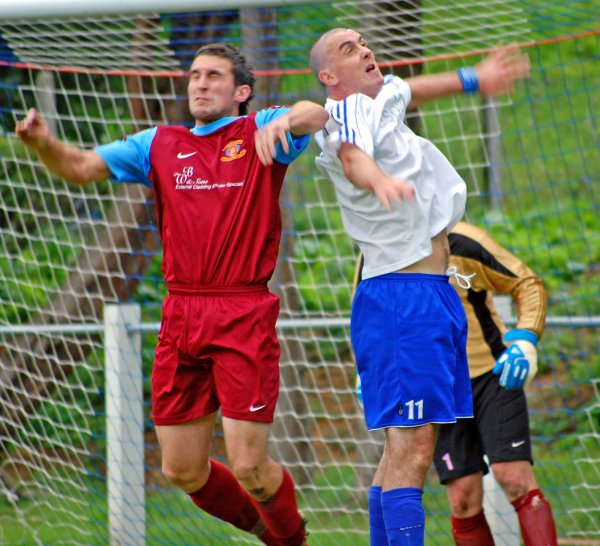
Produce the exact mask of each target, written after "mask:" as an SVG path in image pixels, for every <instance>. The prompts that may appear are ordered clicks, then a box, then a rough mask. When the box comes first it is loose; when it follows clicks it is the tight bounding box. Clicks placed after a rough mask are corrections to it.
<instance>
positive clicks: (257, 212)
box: [16, 44, 328, 546]
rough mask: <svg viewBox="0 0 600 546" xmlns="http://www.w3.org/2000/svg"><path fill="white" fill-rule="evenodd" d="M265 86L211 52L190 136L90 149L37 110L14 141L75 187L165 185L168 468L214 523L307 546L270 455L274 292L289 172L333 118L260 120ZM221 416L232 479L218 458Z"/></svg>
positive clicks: (289, 485)
mask: <svg viewBox="0 0 600 546" xmlns="http://www.w3.org/2000/svg"><path fill="white" fill-rule="evenodd" d="M253 86H254V75H253V73H252V70H251V69H250V67H249V66H248V65H247V64H246V60H245V59H244V57H243V56H242V55H241V54H240V53H239V52H238V51H237V49H235V48H234V47H232V46H229V45H227V44H210V45H207V46H203V47H202V48H200V49H199V50H198V52H197V54H196V56H195V58H194V60H193V62H192V65H191V68H190V75H189V84H188V99H189V108H190V112H191V113H192V115H193V117H194V119H195V121H196V124H195V127H193V128H192V129H191V130H189V129H187V128H184V127H175V126H159V127H155V128H152V129H147V130H145V131H141V132H139V133H137V134H135V135H132V136H130V137H127V138H126V139H124V140H122V141H117V142H113V143H111V144H108V145H104V146H99V147H97V148H95V149H94V150H83V149H80V148H78V147H75V146H73V145H71V144H68V143H65V142H61V141H59V140H57V139H55V138H54V137H53V136H52V134H51V133H50V130H49V127H48V125H47V123H46V122H45V121H44V120H43V119H42V118H41V116H40V115H39V114H38V113H37V112H36V111H35V110H30V111H29V112H28V114H27V116H26V117H25V118H24V119H23V120H21V121H19V122H18V123H17V126H16V134H17V135H18V137H19V138H21V140H22V141H23V142H24V143H25V144H26V145H27V146H29V147H30V148H32V149H33V150H34V151H35V152H36V153H37V154H38V156H39V157H40V159H41V160H42V161H43V162H44V163H45V165H46V166H47V168H48V169H49V170H50V171H52V172H53V173H55V174H56V175H58V176H61V177H62V178H64V179H66V180H67V181H69V182H71V183H73V184H79V185H85V184H88V183H93V182H100V181H103V180H105V179H106V178H111V179H112V180H113V181H118V182H138V183H142V184H145V185H147V186H149V187H151V188H152V189H153V191H154V197H155V202H156V210H157V215H158V228H159V231H160V235H161V240H162V244H163V264H162V271H163V275H164V278H165V281H166V285H167V289H168V296H167V297H166V299H165V301H164V303H163V317H162V324H161V328H160V332H159V335H158V345H157V347H156V353H155V361H154V368H153V372H152V412H153V420H154V424H155V426H156V433H157V436H158V439H159V442H160V445H161V449H162V469H163V472H164V474H165V475H166V476H167V477H168V478H169V479H170V480H171V482H172V483H173V484H175V485H176V486H178V487H179V488H181V489H183V491H185V492H186V493H187V494H188V495H189V496H190V497H191V499H192V501H193V502H194V503H195V504H196V505H197V506H198V507H199V508H201V509H202V510H204V511H206V512H208V513H209V514H212V515H213V516H215V517H217V518H219V519H221V520H224V521H226V522H228V523H230V524H232V525H234V526H235V527H237V528H239V529H242V530H244V531H247V532H248V533H252V534H254V535H256V536H258V537H259V538H260V539H261V540H262V542H263V543H265V544H271V545H281V546H283V545H289V546H300V545H304V544H305V543H306V533H305V530H304V524H303V521H302V518H301V516H300V514H299V512H298V507H297V501H296V492H295V487H294V483H293V480H292V478H291V476H290V475H289V473H288V472H286V470H285V469H283V468H282V467H281V466H280V465H279V464H277V463H276V462H275V461H273V460H272V459H271V458H270V457H269V455H268V452H267V445H268V435H269V427H270V423H271V422H272V421H273V414H274V411H275V404H276V402H277V398H278V394H279V352H280V351H279V343H278V340H277V336H276V332H275V323H276V320H277V316H278V312H279V300H278V298H277V297H276V296H275V295H274V294H272V293H270V292H269V290H268V288H267V282H268V280H269V279H270V277H271V275H272V273H273V270H274V268H275V263H276V259H277V252H278V247H279V241H280V235H281V214H280V210H279V193H280V190H281V186H282V183H283V179H284V176H285V172H286V169H287V167H288V165H289V163H291V161H293V160H294V159H295V158H296V157H297V156H298V155H299V154H300V153H301V152H302V150H304V148H306V146H307V144H308V142H309V139H310V134H311V133H313V132H315V131H317V130H320V129H321V128H323V127H324V125H325V123H326V121H327V119H328V115H327V113H326V111H325V110H324V109H323V108H322V107H321V106H319V105H317V104H314V103H312V102H309V101H300V102H298V103H296V104H294V105H293V106H292V107H290V108H288V107H275V108H269V109H264V110H261V111H259V112H257V113H252V114H248V113H247V111H248V102H249V101H250V100H251V98H252V97H253ZM219 408H220V409H221V414H222V419H223V430H224V436H225V444H226V449H227V456H228V459H229V465H230V468H231V470H230V469H229V468H228V467H226V466H225V465H222V464H220V463H219V462H217V461H215V460H214V459H211V458H210V453H209V451H210V444H211V438H212V434H213V429H214V424H215V418H216V416H217V411H218V410H219Z"/></svg>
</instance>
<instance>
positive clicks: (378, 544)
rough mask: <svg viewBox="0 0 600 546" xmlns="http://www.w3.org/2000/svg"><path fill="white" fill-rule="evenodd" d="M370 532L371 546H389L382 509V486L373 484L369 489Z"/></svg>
mask: <svg viewBox="0 0 600 546" xmlns="http://www.w3.org/2000/svg"><path fill="white" fill-rule="evenodd" d="M369 534H370V537H371V540H370V545H371V546H388V539H387V533H386V532H385V524H384V522H383V512H382V511H381V487H380V486H378V485H372V486H371V489H370V490H369Z"/></svg>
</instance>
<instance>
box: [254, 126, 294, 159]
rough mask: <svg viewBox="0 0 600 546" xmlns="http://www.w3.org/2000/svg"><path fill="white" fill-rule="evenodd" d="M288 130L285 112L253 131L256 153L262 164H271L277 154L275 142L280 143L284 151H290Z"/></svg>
mask: <svg viewBox="0 0 600 546" xmlns="http://www.w3.org/2000/svg"><path fill="white" fill-rule="evenodd" d="M289 131H290V120H289V116H288V115H287V114H286V115H284V116H281V117H278V118H276V119H274V120H273V121H270V122H269V123H267V124H265V125H263V126H262V127H261V128H260V129H258V130H257V131H256V133H254V144H255V148H256V153H257V154H258V158H259V159H260V161H261V163H262V164H263V165H272V164H273V158H275V157H276V156H277V149H276V146H277V143H280V144H281V147H282V149H283V151H284V153H286V154H288V153H289V152H290V147H289V145H288V140H287V133H288V132H289Z"/></svg>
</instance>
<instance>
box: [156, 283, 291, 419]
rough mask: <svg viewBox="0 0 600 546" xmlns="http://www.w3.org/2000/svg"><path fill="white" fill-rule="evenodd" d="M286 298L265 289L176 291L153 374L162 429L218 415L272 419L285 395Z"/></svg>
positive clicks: (166, 307) (170, 300)
mask: <svg viewBox="0 0 600 546" xmlns="http://www.w3.org/2000/svg"><path fill="white" fill-rule="evenodd" d="M278 315H279V298H278V297H277V296H276V295H274V294H271V293H269V292H268V290H267V288H266V287H260V289H253V288H248V289H247V290H246V289H244V291H241V290H240V291H222V292H221V291H219V292H207V293H202V294H194V295H183V294H173V293H172V292H171V293H170V294H169V295H168V296H167V298H166V299H165V301H164V302H163V318H162V324H161V327H160V331H159V333H158V345H157V347H156V353H155V356H154V369H153V371H152V413H153V421H154V424H155V425H159V426H160V425H163V426H164V425H176V424H180V423H185V422H188V421H192V420H194V419H198V418H200V417H204V416H205V415H209V414H211V413H214V412H215V411H217V410H218V409H219V407H221V413H222V415H223V416H224V417H229V418H231V419H242V420H245V421H258V422H264V423H271V422H273V414H274V412H275V404H276V403H277V398H278V396H279V354H280V350H279V341H278V339H277V333H276V331H275V323H276V321H277V317H278Z"/></svg>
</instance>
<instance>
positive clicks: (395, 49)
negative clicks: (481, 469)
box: [0, 0, 600, 546]
mask: <svg viewBox="0 0 600 546" xmlns="http://www.w3.org/2000/svg"><path fill="white" fill-rule="evenodd" d="M593 4H594V2H593V1H589V2H579V1H577V2H568V3H565V2H557V1H551V2H548V1H545V2H534V1H532V0H525V1H519V2H516V1H503V2H500V1H489V0H488V1H485V2H483V1H482V2H477V1H473V0H468V1H467V0H463V1H458V0H454V1H447V2H444V3H443V5H441V3H439V2H431V1H424V0H423V1H400V2H368V3H367V2H360V1H352V2H337V3H336V2H334V3H330V4H306V5H301V6H300V5H299V6H293V7H289V6H282V7H277V8H264V9H241V10H229V11H214V12H202V13H185V14H183V13H176V14H168V15H166V14H164V15H158V14H157V15H152V16H139V17H131V16H126V17H125V16H123V17H120V16H104V17H95V18H73V19H63V20H52V19H51V20H43V21H42V20H22V21H17V22H8V21H5V22H2V23H0V72H1V76H2V77H1V80H0V123H1V128H2V133H1V134H0V176H1V180H2V183H1V185H0V228H1V229H0V326H1V330H0V331H1V336H0V360H1V366H0V401H1V403H0V544H6V545H9V544H10V545H12V544H100V543H107V542H108V541H109V539H108V531H107V508H106V495H107V493H106V459H105V452H106V442H105V438H106V423H105V414H104V400H105V392H104V389H105V387H104V339H103V333H102V328H101V325H102V314H103V305H104V304H105V303H110V302H137V303H139V304H140V306H141V308H142V317H143V320H144V322H145V323H148V324H150V325H152V324H156V323H157V322H158V321H159V320H160V302H161V300H162V298H163V297H164V296H165V295H166V291H165V288H164V285H163V283H162V277H161V274H160V257H161V250H160V242H159V240H158V236H157V231H156V226H155V223H154V212H153V201H152V195H151V194H150V193H149V192H147V191H146V190H145V189H144V188H142V187H141V186H137V185H113V184H110V183H102V184H99V185H94V186H91V187H86V188H85V189H81V188H73V187H70V186H67V185H66V184H65V183H64V182H63V181H62V180H58V179H55V178H54V177H52V176H51V175H49V173H48V172H47V171H46V169H45V168H44V167H43V165H42V164H41V163H40V162H39V160H38V159H37V158H36V157H35V156H34V155H32V153H31V152H30V151H29V150H28V149H26V148H25V147H23V146H22V144H21V143H20V142H19V141H18V139H16V137H15V136H14V132H13V131H14V125H15V122H16V121H17V120H18V119H20V118H22V117H23V116H24V115H25V113H26V111H27V109H28V108H30V107H32V106H36V107H37V108H38V109H39V110H41V111H42V112H43V114H44V116H45V117H46V119H48V120H49V122H50V123H51V125H52V127H53V128H54V131H55V133H56V135H57V136H58V137H59V138H61V139H64V140H68V141H70V142H73V143H76V144H77V145H80V146H83V147H91V146H94V145H97V144H101V143H107V142H110V141H112V140H114V139H118V138H122V137H123V136H125V135H127V134H130V133H132V132H135V131H138V130H140V129H143V128H146V127H150V126H153V125H155V124H158V123H183V124H189V123H191V119H190V118H189V113H188V112H187V101H186V96H185V95H186V83H187V82H186V78H185V74H184V72H185V70H186V69H187V67H188V65H189V63H190V62H191V59H192V56H193V53H194V51H195V50H196V49H197V48H198V47H199V46H200V45H202V44H204V43H208V42H211V41H215V40H227V41H229V42H231V43H233V44H235V45H237V46H239V47H240V48H241V49H242V50H243V51H244V53H245V54H246V55H247V57H248V58H249V59H250V60H251V61H252V64H253V65H254V66H255V68H256V69H257V72H258V75H259V78H258V88H257V99H256V102H255V103H254V107H256V108H258V107H259V106H261V105H266V104H276V103H278V104H289V103H292V102H294V101H296V100H298V99H304V98H308V99H312V100H315V101H317V102H322V101H323V100H324V95H323V90H322V89H321V88H320V87H319V86H318V85H317V84H316V83H315V81H314V79H313V77H312V75H310V74H309V72H308V70H307V57H308V51H309V49H310V47H311V45H312V43H313V42H314V41H315V40H316V38H318V36H320V34H321V33H322V32H324V31H325V30H328V29H330V28H333V27H337V26H340V27H353V28H357V29H359V30H360V31H361V32H362V33H363V35H364V36H365V37H366V38H367V39H368V41H369V44H370V45H371V46H372V48H373V49H374V51H375V53H376V54H377V56H378V59H379V60H380V61H381V62H382V64H383V66H384V67H385V71H387V72H390V71H393V72H395V73H397V74H400V75H408V74H418V73H427V72H437V71H440V70H452V69H455V68H457V67H459V66H462V65H465V64H472V63H475V62H477V61H479V60H480V59H481V58H482V55H483V54H484V52H485V51H486V50H488V49H489V48H491V47H493V46H494V45H496V44H498V43H513V42H515V43H519V44H522V45H523V46H524V48H525V50H526V51H527V53H528V54H529V56H530V59H531V61H532V76H531V78H530V80H528V81H527V82H525V83H523V84H520V85H519V86H518V89H517V90H516V93H515V95H514V96H512V97H511V98H510V99H507V98H502V99H498V100H496V101H482V100H481V99H480V98H479V97H472V96H460V97H453V98H450V99H444V100H440V101H437V102H435V103H433V104H431V105H428V106H427V107H425V108H423V109H422V110H421V111H420V112H418V113H416V114H413V115H412V117H411V119H410V123H411V125H412V126H413V127H414V128H415V130H417V131H418V132H419V133H420V134H422V135H423V136H425V137H426V138H429V139H430V140H432V141H434V142H435V143H436V145H437V146H438V147H439V148H440V149H441V150H442V151H443V152H444V153H445V154H446V156H447V157H448V158H449V159H450V161H451V162H452V163H453V164H454V165H455V166H456V168H457V169H458V171H459V172H460V174H461V175H462V176H463V177H464V178H465V180H466V182H467V185H468V188H469V202H468V206H467V219H468V220H469V221H471V222H473V223H475V224H477V225H480V226H482V227H484V228H485V229H487V230H488V231H489V232H490V233H492V235H493V236H494V237H495V238H496V239H497V240H498V241H499V242H500V243H501V244H503V245H504V246H506V247H507V248H509V249H510V250H511V251H513V252H514V253H515V254H516V255H517V256H520V257H522V258H523V259H524V260H525V261H526V262H527V263H528V265H530V266H531V267H532V269H534V270H535V271H536V272H537V273H539V274H540V275H541V276H542V278H543V280H544V283H545V284H546V287H547V289H548V292H549V296H550V301H549V316H550V319H551V320H549V323H548V330H547V333H546V335H545V337H544V338H543V340H542V343H541V346H540V359H541V362H540V372H539V374H538V377H537V378H536V380H535V381H534V383H533V384H532V386H531V387H530V389H529V391H528V397H529V405H530V413H531V420H532V423H531V426H532V435H533V446H534V457H535V460H536V466H535V470H536V475H537V477H538V480H539V482H540V485H541V487H542V489H543V490H544V493H545V494H546V496H547V497H548V499H549V500H550V502H551V504H552V506H553V510H554V513H555V517H556V519H557V527H558V529H559V535H561V536H562V537H565V538H569V539H576V538H582V539H583V538H585V539H599V538H600V524H599V523H598V522H599V521H600V514H599V509H598V507H599V506H600V471H599V468H600V448H599V435H600V396H599V393H598V386H599V384H598V377H600V357H599V347H598V335H597V333H598V332H597V328H598V316H599V315H600V304H599V299H598V288H599V285H600V281H599V275H598V264H599V263H600V237H599V231H598V216H599V215H598V206H599V200H600V199H599V193H600V184H599V178H600V176H599V165H600V161H599V159H600V157H599V153H598V149H599V148H598V144H599V141H598V134H599V131H598V113H597V112H599V111H600V104H598V101H599V97H600V92H599V91H600V68H599V64H598V51H600V47H599V45H600V44H599V37H598V36H599V30H598V29H599V25H598V17H597V15H594V14H595V13H597V10H596V11H594V9H593ZM315 154H316V148H315V147H314V144H311V147H310V149H309V150H308V152H306V153H305V154H304V155H303V156H301V157H300V158H299V160H298V161H297V162H295V163H294V165H293V166H292V167H291V168H290V170H289V171H288V176H287V178H286V182H285V185H284V189H283V192H282V196H281V204H282V209H283V216H284V234H283V237H282V243H281V249H280V255H279V261H278V266H277V270H276V273H275V275H274V278H273V280H272V282H271V288H272V289H273V290H274V291H276V292H277V293H278V294H279V296H280V298H281V307H282V313H281V321H280V328H279V335H280V339H281V343H282V362H281V374H282V393H281V398H280V401H279V405H278V413H277V417H276V422H275V424H274V426H273V433H272V451H273V455H274V457H275V458H276V459H277V460H278V461H279V462H281V463H282V464H284V465H285V466H286V467H287V468H289V469H290V471H291V472H292V473H293V475H294V478H295V480H296V482H297V484H298V491H299V501H300V505H301V509H302V510H303V512H304V513H305V515H306V517H308V519H309V530H310V532H311V543H312V541H314V542H315V544H324V545H325V544H326V545H338V544H339V545H340V546H346V545H348V544H350V543H355V544H367V543H368V517H367V514H366V494H367V491H368V486H369V482H370V479H371V477H372V475H373V471H374V468H375V465H376V463H377V460H378V457H379V455H380V446H381V442H382V438H381V436H380V435H378V434H370V433H367V431H366V430H365V427H364V422H363V417H362V412H361V410H360V408H359V407H358V405H357V403H356V400H355V396H354V363H353V359H352V352H351V346H350V343H349V337H348V334H349V332H348V317H349V314H350V302H351V281H352V276H353V271H354V264H355V259H356V248H355V247H354V245H353V244H352V242H351V241H350V240H349V239H348V237H347V236H346V235H345V232H344V230H343V227H342V224H341V220H340V214H339V210H338V206H337V203H336V200H335V195H334V192H333V189H332V187H331V185H330V184H329V183H328V182H327V181H326V180H324V179H323V178H322V176H321V175H320V173H319V172H318V171H317V170H316V168H315V166H314V156H315ZM155 343H156V331H155V329H153V328H152V327H149V328H147V330H146V332H145V333H144V334H143V345H142V346H143V349H142V354H141V361H142V366H143V369H144V378H145V379H144V393H145V408H146V415H147V419H146V424H145V431H144V432H145V439H146V442H145V467H146V477H145V481H146V488H147V489H146V542H147V543H148V544H175V543H176V544H203V545H211V544H215V545H216V544H223V543H236V544H237V543H239V544H251V543H253V541H252V540H251V539H250V538H248V537H247V536H243V535H241V534H238V533H236V532H235V531H234V530H233V529H232V528H230V527H228V526H226V525H222V524H220V523H218V522H215V521H213V520H212V519H211V518H209V517H208V516H205V515H203V514H202V513H200V512H199V511H198V510H197V509H195V507H194V506H193V505H191V503H190V502H189V500H188V499H187V498H186V497H185V495H183V494H182V493H181V492H178V491H175V490H173V489H172V488H171V487H169V486H168V484H167V483H166V481H165V479H164V478H163V477H162V475H161V473H160V455H159V450H158V447H157V445H156V440H155V435H154V432H153V430H152V427H151V424H150V419H149V412H150V408H149V390H150V384H149V377H150V370H151V366H152V357H153V348H154V345H155ZM222 444H223V441H222V434H221V433H220V431H219V429H217V432H216V434H215V437H214V453H215V456H217V457H220V458H223V457H224V450H223V445H222ZM425 506H426V510H427V516H428V524H427V525H428V527H427V537H428V538H427V540H428V543H430V544H440V545H443V544H448V541H449V540H450V539H449V537H450V534H449V533H450V531H449V529H450V523H449V510H448V506H447V501H446V498H445V491H444V489H443V488H442V487H441V486H440V485H439V484H438V481H437V478H436V476H435V475H434V473H433V471H432V472H431V473H430V475H429V476H428V479H427V483H426V495H425Z"/></svg>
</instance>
